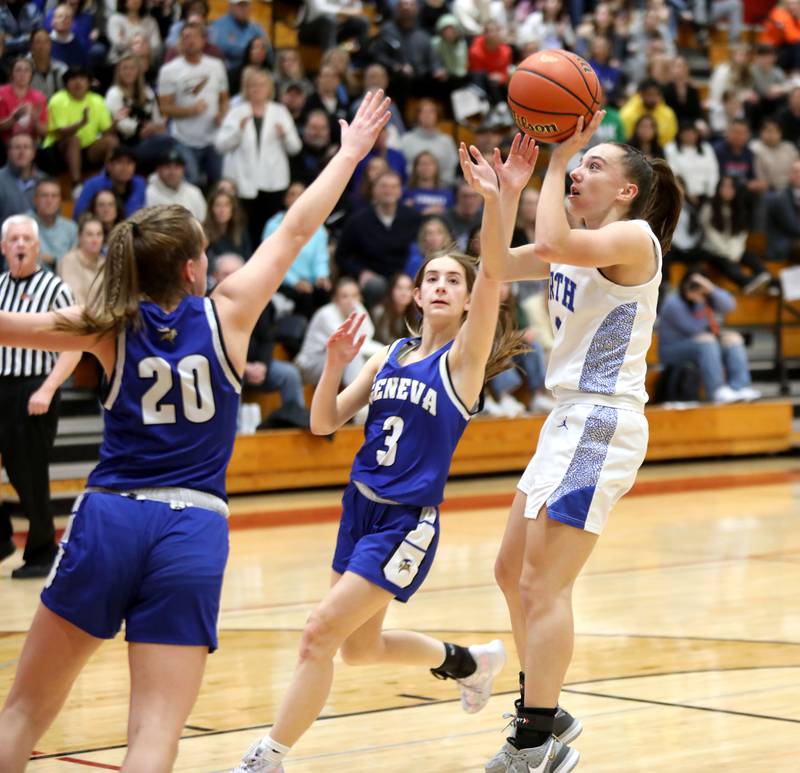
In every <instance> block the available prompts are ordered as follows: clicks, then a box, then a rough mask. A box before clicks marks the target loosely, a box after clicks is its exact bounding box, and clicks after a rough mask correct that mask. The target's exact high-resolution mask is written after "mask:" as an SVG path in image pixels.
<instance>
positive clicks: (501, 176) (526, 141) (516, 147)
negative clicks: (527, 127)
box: [494, 133, 539, 193]
mask: <svg viewBox="0 0 800 773" xmlns="http://www.w3.org/2000/svg"><path fill="white" fill-rule="evenodd" d="M537 158H539V146H538V145H537V144H536V140H535V139H534V138H533V137H531V136H530V135H528V134H521V133H518V134H517V135H516V137H514V141H513V142H512V143H511V150H510V151H509V153H508V158H506V160H505V163H504V162H503V157H502V156H501V155H500V149H499V148H495V149H494V170H495V172H497V179H498V180H499V181H500V188H501V189H503V188H505V189H508V190H510V191H513V192H514V193H517V192H519V191H521V190H523V189H524V188H525V186H526V185H527V184H528V182H529V180H530V179H531V175H532V174H533V170H534V168H535V167H536V159H537Z"/></svg>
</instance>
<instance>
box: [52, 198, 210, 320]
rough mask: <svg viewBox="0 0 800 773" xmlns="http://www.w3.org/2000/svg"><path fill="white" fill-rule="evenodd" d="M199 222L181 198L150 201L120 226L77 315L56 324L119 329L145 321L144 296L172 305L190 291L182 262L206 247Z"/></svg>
mask: <svg viewBox="0 0 800 773" xmlns="http://www.w3.org/2000/svg"><path fill="white" fill-rule="evenodd" d="M203 245H204V237H203V232H202V229H201V227H200V224H199V223H198V222H197V220H195V218H194V216H193V215H192V214H191V213H190V212H189V210H187V209H186V208H185V207H182V206H180V205H179V204H168V205H159V206H155V207H146V208H144V209H140V210H139V211H138V212H136V213H134V214H133V215H132V216H131V217H130V218H128V219H127V220H124V221H123V222H122V223H120V224H119V225H117V226H115V227H114V229H113V230H112V231H111V235H110V237H109V240H108V254H107V256H106V262H105V265H104V266H103V269H102V273H101V276H100V277H99V278H98V280H97V281H96V282H95V283H94V284H93V287H92V292H91V295H90V296H89V299H88V301H87V303H86V305H85V306H84V307H83V309H82V313H81V315H80V317H79V318H78V319H75V320H72V319H67V318H66V317H64V316H59V318H58V320H57V322H56V329H57V330H62V331H64V332H68V333H73V334H77V335H98V336H102V335H105V334H108V333H113V334H115V335H116V334H117V333H119V332H120V331H121V330H123V329H124V328H125V327H127V326H129V325H132V326H134V327H137V326H138V325H139V324H140V323H141V317H140V314H139V303H140V301H141V300H143V299H144V298H147V299H149V300H152V301H153V302H155V303H158V304H161V305H169V304H170V303H173V302H175V301H176V300H178V299H180V298H181V297H182V296H183V295H186V294H187V292H188V291H187V289H186V287H185V282H184V279H183V274H182V271H183V266H184V264H185V263H186V261H187V260H197V258H199V257H200V256H201V255H202V253H203Z"/></svg>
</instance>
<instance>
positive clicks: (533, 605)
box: [519, 569, 553, 617]
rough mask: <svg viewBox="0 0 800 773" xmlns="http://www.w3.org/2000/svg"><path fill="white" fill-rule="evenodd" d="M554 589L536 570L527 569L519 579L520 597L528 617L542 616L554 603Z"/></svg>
mask: <svg viewBox="0 0 800 773" xmlns="http://www.w3.org/2000/svg"><path fill="white" fill-rule="evenodd" d="M552 596H553V593H552V588H551V587H550V586H549V584H548V583H547V582H546V580H545V578H544V577H543V575H542V574H541V573H539V572H537V571H536V570H534V569H525V570H523V572H522V576H521V577H520V579H519V597H520V601H521V602H522V608H523V609H524V610H525V616H526V617H538V616H540V615H542V614H543V613H544V612H545V611H546V610H547V609H548V608H549V607H550V605H551V603H552Z"/></svg>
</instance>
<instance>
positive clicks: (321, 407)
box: [311, 312, 387, 435]
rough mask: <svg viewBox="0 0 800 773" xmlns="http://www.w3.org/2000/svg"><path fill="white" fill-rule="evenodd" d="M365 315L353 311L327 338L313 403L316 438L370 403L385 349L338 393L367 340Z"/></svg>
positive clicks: (312, 428) (372, 358) (374, 356)
mask: <svg viewBox="0 0 800 773" xmlns="http://www.w3.org/2000/svg"><path fill="white" fill-rule="evenodd" d="M366 316H367V315H366V314H364V313H362V314H358V313H357V312H353V313H352V314H351V315H350V316H349V317H348V318H347V319H346V320H345V321H344V322H343V323H342V324H341V325H340V326H339V328H338V329H337V330H336V331H334V333H333V334H332V335H331V337H330V338H329V339H328V343H327V354H326V356H325V367H324V369H323V371H322V376H321V377H320V380H319V384H317V388H316V389H315V390H314V397H313V399H312V400H311V431H312V432H313V433H314V434H315V435H330V434H331V432H335V431H336V430H337V429H339V427H341V426H342V425H343V424H344V423H345V422H347V421H349V420H350V419H352V418H353V416H355V415H356V413H358V411H359V409H360V408H362V407H363V406H365V405H366V404H367V402H368V401H369V392H370V389H371V388H372V382H373V380H374V379H375V375H376V374H377V372H378V370H379V369H380V367H381V363H383V361H384V360H385V359H386V351H387V348H386V347H384V348H382V349H381V350H380V351H379V352H376V353H375V354H373V355H372V357H370V358H369V360H367V362H366V364H365V365H364V367H363V368H362V369H361V372H360V373H359V374H358V376H357V377H356V379H355V381H353V383H352V384H349V385H348V386H347V387H345V389H343V390H342V391H341V392H339V385H340V384H341V383H342V376H343V375H344V371H345V368H346V367H347V366H348V364H349V363H350V362H351V361H352V359H353V358H354V357H355V356H356V354H358V352H359V350H360V349H361V347H362V345H363V344H364V341H365V339H366V334H364V333H362V334H361V335H360V336H359V330H360V329H361V325H362V324H363V323H364V320H365V318H366Z"/></svg>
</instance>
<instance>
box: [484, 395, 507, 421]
mask: <svg viewBox="0 0 800 773" xmlns="http://www.w3.org/2000/svg"><path fill="white" fill-rule="evenodd" d="M481 413H482V414H484V415H486V416H491V417H492V418H500V417H501V416H505V414H504V413H503V409H502V408H501V407H500V406H499V405H498V404H497V401H496V400H495V399H494V397H492V396H491V395H489V394H486V395H484V397H483V410H482V411H481Z"/></svg>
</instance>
